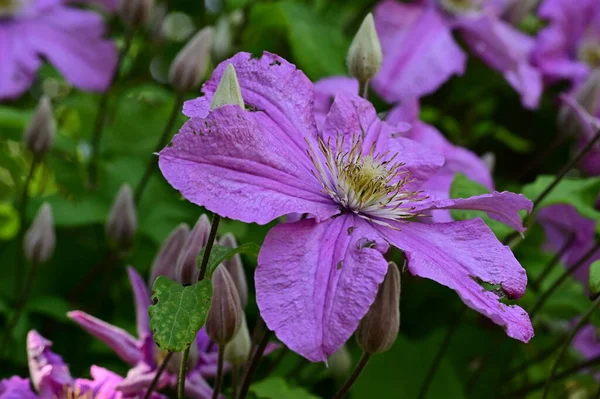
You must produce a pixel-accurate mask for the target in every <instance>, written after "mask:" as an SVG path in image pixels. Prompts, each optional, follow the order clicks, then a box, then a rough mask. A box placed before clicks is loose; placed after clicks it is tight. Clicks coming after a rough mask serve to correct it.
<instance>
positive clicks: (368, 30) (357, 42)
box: [347, 13, 383, 84]
mask: <svg viewBox="0 0 600 399" xmlns="http://www.w3.org/2000/svg"><path fill="white" fill-rule="evenodd" d="M382 60H383V53H382V51H381V43H380V42H379V36H377V31H376V30H375V21H374V20H373V14H371V13H369V14H368V15H367V16H366V17H365V19H364V20H363V22H362V24H361V25H360V28H358V32H357V33H356V36H354V39H353V40H352V43H351V44H350V49H349V50H348V58H347V64H348V70H349V71H350V75H351V76H353V77H355V78H356V79H358V81H359V82H361V83H362V84H366V82H368V81H369V80H371V79H372V78H373V77H374V76H375V75H377V72H379V68H380V67H381V61H382Z"/></svg>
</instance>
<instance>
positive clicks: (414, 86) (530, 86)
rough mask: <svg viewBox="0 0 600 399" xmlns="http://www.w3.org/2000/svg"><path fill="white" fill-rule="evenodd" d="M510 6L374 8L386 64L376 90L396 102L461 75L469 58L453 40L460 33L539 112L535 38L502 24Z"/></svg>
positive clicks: (447, 3) (470, 2)
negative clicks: (533, 60) (531, 62)
mask: <svg viewBox="0 0 600 399" xmlns="http://www.w3.org/2000/svg"><path fill="white" fill-rule="evenodd" d="M507 4H508V3H507V2H504V1H499V0H417V1H414V2H412V3H410V4H403V3H399V2H397V1H394V0H384V1H383V2H381V3H380V4H379V5H378V6H377V7H376V9H375V24H376V28H377V32H378V34H379V38H380V40H381V46H382V49H383V53H384V61H383V64H382V67H381V70H380V71H379V74H378V75H377V76H376V77H375V79H374V80H373V88H374V89H375V90H376V91H377V92H378V93H379V94H380V95H381V96H382V97H383V98H384V99H386V100H387V101H389V102H396V101H402V100H407V99H414V98H419V97H422V96H423V95H426V94H430V93H432V92H434V91H435V90H436V89H437V88H438V87H440V86H441V85H442V84H443V83H444V82H445V81H446V80H448V79H449V78H450V77H451V76H452V75H461V74H462V73H463V72H464V71H465V67H466V61H467V57H466V54H465V53H464V51H463V50H462V49H461V48H460V47H459V46H458V44H457V43H456V42H455V40H454V39H453V37H452V31H453V30H456V31H457V32H458V33H459V34H460V35H461V37H462V38H463V39H464V41H465V42H466V44H467V46H469V48H470V49H471V50H472V51H473V52H474V53H475V54H477V55H478V56H479V57H480V58H481V59H482V60H483V61H484V62H485V63H486V64H487V65H489V66H490V67H491V68H493V69H495V70H496V71H498V72H500V73H502V75H503V76H504V79H506V81H507V82H508V83H509V84H510V85H511V87H512V88H513V89H515V90H516V91H517V92H518V93H519V94H520V96H521V101H522V103H523V106H525V107H527V108H536V107H537V106H538V103H539V99H540V96H541V93H542V79H541V74H540V73H539V71H537V69H536V68H534V67H533V66H532V65H531V64H530V62H529V60H530V56H531V52H532V50H533V47H534V39H533V38H531V37H529V36H528V35H526V34H524V33H522V32H519V31H518V30H517V29H515V28H514V27H513V26H512V25H510V24H509V23H508V22H505V21H503V20H502V19H501V15H502V13H503V12H504V9H505V7H506V5H507Z"/></svg>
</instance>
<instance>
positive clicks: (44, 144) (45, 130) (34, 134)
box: [23, 96, 56, 158]
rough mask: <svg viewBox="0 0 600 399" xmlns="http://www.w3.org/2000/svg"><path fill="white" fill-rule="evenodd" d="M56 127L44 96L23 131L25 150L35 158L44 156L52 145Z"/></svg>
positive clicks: (50, 107) (50, 105) (49, 106)
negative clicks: (27, 149)
mask: <svg viewBox="0 0 600 399" xmlns="http://www.w3.org/2000/svg"><path fill="white" fill-rule="evenodd" d="M55 130H56V125H55V123H54V115H53V113H52V104H51V103H50V100H49V99H48V97H46V96H44V97H42V98H41V99H40V102H39V104H38V106H37V108H36V109H35V112H34V113H33V117H32V118H31V121H30V122H29V125H28V126H27V129H26V130H25V134H24V135H23V139H24V140H25V144H26V145H27V148H29V150H30V151H31V152H32V153H33V154H34V155H35V156H36V157H37V158H40V157H42V156H44V154H45V153H46V152H48V150H49V149H50V147H52V144H53V143H54V132H55Z"/></svg>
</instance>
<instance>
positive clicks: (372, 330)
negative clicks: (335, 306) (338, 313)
mask: <svg viewBox="0 0 600 399" xmlns="http://www.w3.org/2000/svg"><path fill="white" fill-rule="evenodd" d="M399 329H400V271H399V270H398V266H396V265H395V264H394V263H393V262H390V263H389V264H388V272H387V275H386V276H385V280H383V283H381V285H380V286H379V291H377V297H376V298H375V302H373V304H372V305H371V308H370V309H369V312H368V313H367V314H366V315H365V317H364V318H363V319H362V320H361V321H360V324H359V326H358V330H357V331H356V341H357V342H358V346H360V348H361V349H362V350H363V351H364V352H366V353H368V354H370V355H372V354H375V353H382V352H385V351H387V350H388V349H390V348H391V347H392V345H393V344H394V342H395V341H396V337H397V336H398V330H399Z"/></svg>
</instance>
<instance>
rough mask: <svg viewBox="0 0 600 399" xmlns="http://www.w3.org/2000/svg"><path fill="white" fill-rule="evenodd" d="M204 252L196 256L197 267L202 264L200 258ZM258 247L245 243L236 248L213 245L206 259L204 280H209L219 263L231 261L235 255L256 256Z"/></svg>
mask: <svg viewBox="0 0 600 399" xmlns="http://www.w3.org/2000/svg"><path fill="white" fill-rule="evenodd" d="M204 250H205V248H202V251H200V253H199V254H198V258H197V260H196V262H197V265H198V267H200V265H201V264H202V258H204ZM259 250H260V247H259V246H258V245H256V244H253V243H247V244H243V245H240V246H239V247H237V248H230V247H224V246H222V245H214V246H213V247H212V251H211V252H210V258H209V259H208V266H207V267H206V278H208V279H210V278H211V276H212V274H213V272H214V271H215V269H216V268H217V266H219V265H220V264H221V263H223V262H224V261H226V260H227V259H231V257H233V255H235V254H246V255H250V256H254V257H256V256H258V251H259Z"/></svg>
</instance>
